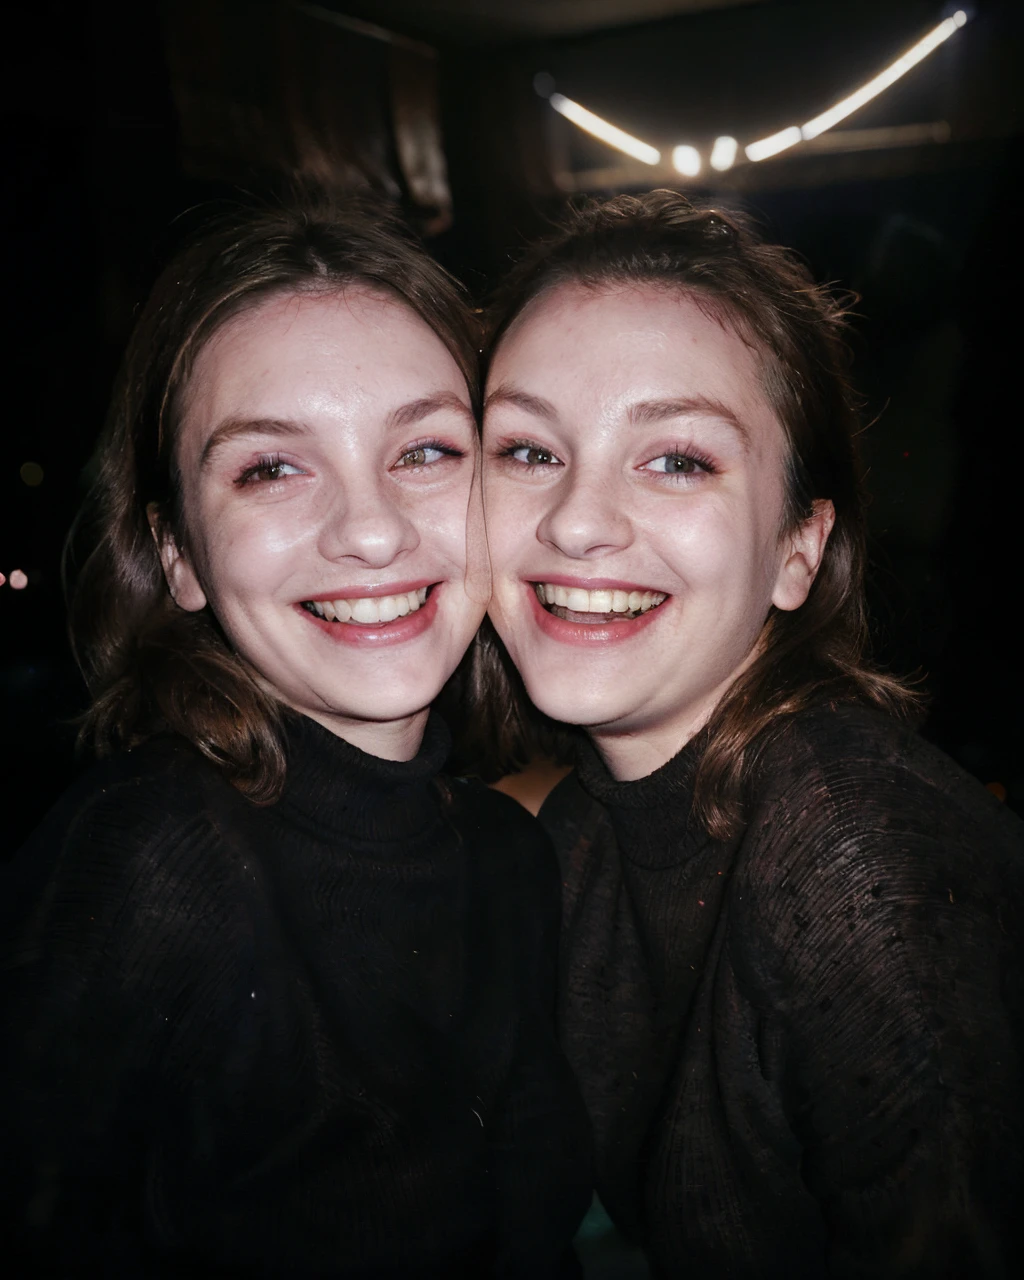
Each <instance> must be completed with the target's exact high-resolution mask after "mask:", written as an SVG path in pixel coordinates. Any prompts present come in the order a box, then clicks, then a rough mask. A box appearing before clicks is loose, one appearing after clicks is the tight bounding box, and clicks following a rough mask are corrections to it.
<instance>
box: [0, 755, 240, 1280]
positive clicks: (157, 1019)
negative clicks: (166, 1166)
mask: <svg viewBox="0 0 1024 1280" xmlns="http://www.w3.org/2000/svg"><path fill="white" fill-rule="evenodd" d="M172 772H173V771H172ZM216 844H217V837H216V833H215V831H214V830H213V828H212V827H211V825H210V823H209V822H208V820H207V819H206V817H204V815H203V813H202V806H201V805H200V804H197V796H196V795H195V793H194V792H192V793H190V794H188V793H187V792H186V790H185V789H183V784H182V780H181V779H176V780H175V779H173V778H171V777H169V776H168V774H166V773H164V772H158V773H157V774H153V773H149V772H147V771H146V770H144V769H143V770H138V769H136V770H125V769H123V768H122V767H120V765H118V766H116V767H108V766H101V767H100V768H99V769H98V770H97V771H95V772H94V773H93V774H92V775H90V776H89V777H87V778H86V779H85V780H84V781H83V783H81V784H80V785H79V786H78V787H76V788H75V789H74V790H73V791H72V792H71V793H70V794H69V795H68V796H67V797H65V799H64V801H63V802H62V803H61V804H60V805H58V807H57V809H56V810H55V811H54V812H53V813H51V815H50V816H49V818H48V819H47V820H46V821H45V822H44V823H43V825H42V826H41V827H40V828H39V829H38V830H37V832H36V833H35V835H34V836H33V837H32V838H31V839H30V841H29V843H28V844H27V845H26V846H25V847H24V848H23V849H22V850H21V852H20V853H19V855H17V857H16V859H15V861H14V863H13V864H12V865H10V866H9V867H7V868H5V869H4V886H3V907H2V917H3V919H2V929H0V1041H2V1045H3V1049H2V1057H0V1112H2V1117H0V1124H2V1127H3V1129H4V1131H5V1146H6V1147H7V1153H6V1155H5V1160H4V1165H3V1179H4V1182H5V1183H6V1186H4V1188H3V1194H2V1196H0V1216H2V1218H3V1219H4V1239H5V1253H6V1254H7V1255H8V1256H10V1255H13V1256H15V1257H23V1258H24V1260H25V1262H24V1265H25V1268H26V1272H27V1273H30V1274H34V1273H39V1274H43V1273H45V1274H65V1273H67V1274H72V1273H73V1274H91V1273H92V1271H93V1270H94V1269H96V1270H103V1269H104V1268H105V1269H106V1270H105V1272H104V1273H109V1274H123V1275H128V1274H131V1275H140V1276H143V1275H146V1274H148V1272H147V1270H146V1263H145V1260H144V1255H145V1249H144V1246H143V1238H144V1234H145V1228H144V1217H145V1214H146V1207H145V1201H146V1197H147V1196H148V1195H150V1194H151V1192H152V1188H151V1187H148V1186H147V1185H146V1183H147V1174H148V1173H149V1172H150V1157H151V1155H152V1153H153V1152H154V1151H155V1150H156V1149H158V1148H159V1147H160V1145H161V1143H162V1142H164V1141H165V1140H168V1138H169V1137H171V1136H172V1135H171V1134H170V1129H171V1127H172V1126H173V1124H174V1123H175V1120H174V1117H175V1116H176V1115H179V1112H177V1111H176V1108H175V1099H174V1097H173V1096H172V1088H171V1086H170V1084H169V1083H168V1081H169V1075H170V1073H169V1072H168V1071H167V1069H166V1068H167V1066H168V1064H169V1063H172V1062H173V1063H176V1064H177V1068H178V1069H179V1070H184V1071H186V1072H187V1069H188V1068H187V1064H188V1060H189V1057H190V1055H193V1054H194V1053H195V1051H196V1046H197V1045H203V1044H204V1042H205V1048H206V1051H209V1049H210V1045H209V1042H208V1039H207V1037H208V1033H209V1027H210V1026H212V1025H215V1024H216V1023H217V1021H218V1019H217V1018H216V1017H215V1016H212V1010H213V1008H214V1007H215V1006H216V1005H218V1004H219V1003H221V1002H222V1000H223V997H224V993H225V991H226V989H227V988H228V987H229V986H230V984H231V981H232V979H231V974H232V971H233V969H234V967H235V966H234V965H233V962H232V947H231V943H230V937H231V929H230V927H229V925H230V922H229V920H228V919H227V918H226V915H227V913H226V910H225V907H224V895H223V894H219V895H217V896H216V899H215V896H214V894H213V893H212V892H211V885H212V884H213V883H214V882H215V881H216V876H215V875H212V874H211V861H212V860H214V853H215V846H216ZM204 1011H205V1012H204ZM208 1013H209V1014H211V1016H209V1017H207V1016H206V1014H208ZM179 1118H180V1115H179Z"/></svg>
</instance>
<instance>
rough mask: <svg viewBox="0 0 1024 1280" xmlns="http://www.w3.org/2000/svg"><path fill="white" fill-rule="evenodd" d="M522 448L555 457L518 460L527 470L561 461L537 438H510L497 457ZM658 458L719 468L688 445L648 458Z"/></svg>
mask: <svg viewBox="0 0 1024 1280" xmlns="http://www.w3.org/2000/svg"><path fill="white" fill-rule="evenodd" d="M520 449H535V450H536V451H537V452H538V453H546V454H548V456H549V457H550V458H552V459H553V462H517V465H518V466H520V467H525V468H526V470H527V471H538V470H540V469H541V468H544V467H550V466H553V465H556V464H558V463H559V462H560V460H559V459H558V456H557V454H555V453H554V452H552V450H551V449H548V448H547V447H546V446H545V445H542V444H537V442H536V441H535V440H510V441H509V442H508V443H507V444H504V445H501V446H500V447H499V448H498V449H497V450H496V451H495V457H496V458H499V459H501V458H507V459H512V458H513V457H514V455H515V454H516V453H518V451H519V450H520ZM658 458H682V459H684V460H685V461H686V462H692V463H693V464H694V469H695V470H696V469H699V470H700V471H702V472H704V473H705V474H707V475H716V474H717V472H718V468H717V467H716V466H715V464H714V462H713V461H712V459H711V458H709V457H708V456H707V455H706V454H704V453H701V452H700V450H698V449H692V448H690V447H688V446H687V447H680V448H673V449H669V450H666V452H665V453H660V454H657V455H656V456H655V457H654V458H650V459H648V462H655V461H657V459H658ZM646 465H647V464H645V466H646ZM653 474H655V475H658V474H661V475H664V476H667V477H668V478H669V479H670V480H676V481H679V480H686V479H689V478H690V477H691V476H692V475H693V474H694V473H693V471H675V472H672V471H663V472H660V473H659V472H654V473H653Z"/></svg>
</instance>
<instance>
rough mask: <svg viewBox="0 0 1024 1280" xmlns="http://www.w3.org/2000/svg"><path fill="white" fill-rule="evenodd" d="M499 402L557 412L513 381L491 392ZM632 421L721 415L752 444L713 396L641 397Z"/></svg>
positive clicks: (538, 412) (550, 415) (552, 417)
mask: <svg viewBox="0 0 1024 1280" xmlns="http://www.w3.org/2000/svg"><path fill="white" fill-rule="evenodd" d="M496 404H508V405H512V407H513V408H516V409H522V410H523V412H524V413H529V414H532V415H533V416H534V417H535V418H543V419H544V420H545V421H547V422H554V421H556V420H557V418H558V411H557V410H556V408H555V406H554V405H553V404H552V403H551V401H550V400H545V399H544V397H543V396H535V395H531V394H530V393H529V392H528V391H522V390H521V389H520V388H519V387H514V386H512V385H511V384H510V383H505V382H503V383H501V384H500V385H499V386H497V387H495V389H494V390H493V391H492V392H491V394H490V395H489V396H488V397H487V400H486V402H485V404H484V409H485V410H487V409H489V408H491V407H492V406H493V405H496ZM627 414H628V417H629V421H630V423H632V425H634V426H649V425H651V424H652V423H658V422H668V421H669V420H670V419H672V418H718V419H719V420H720V421H721V422H724V423H725V425H726V426H728V427H730V428H731V429H732V430H733V431H735V432H736V434H737V435H738V436H739V437H740V439H741V440H742V441H743V444H744V446H745V447H746V446H747V445H749V443H750V432H749V431H748V430H747V427H746V426H745V425H744V423H743V422H742V421H741V420H740V419H739V418H738V417H737V416H736V414H735V413H733V411H732V410H731V409H730V408H729V406H728V405H726V404H723V403H722V401H721V400H716V399H714V398H713V397H712V396H681V397H673V398H671V399H667V400H638V401H637V402H636V403H635V404H631V405H630V406H629V409H628V410H627Z"/></svg>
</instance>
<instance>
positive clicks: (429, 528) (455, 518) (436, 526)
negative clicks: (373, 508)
mask: <svg viewBox="0 0 1024 1280" xmlns="http://www.w3.org/2000/svg"><path fill="white" fill-rule="evenodd" d="M471 487H472V482H471V480H469V481H467V483H466V484H465V485H461V486H459V487H458V488H455V487H453V488H451V489H447V490H444V491H442V492H440V493H436V494H430V495H426V494H425V495H423V496H421V497H417V498H415V499H413V500H412V501H409V502H407V503H406V505H405V518H406V519H407V520H408V521H409V523H410V524H411V525H412V527H413V528H414V529H415V531H416V534H417V536H418V537H419V540H420V544H421V545H422V546H423V547H424V548H425V549H426V550H428V551H430V552H432V553H433V555H435V556H437V557H439V558H440V560H441V561H442V563H443V564H446V565H451V566H455V567H457V568H465V566H466V556H467V552H466V531H467V517H468V514H469V503H470V496H471Z"/></svg>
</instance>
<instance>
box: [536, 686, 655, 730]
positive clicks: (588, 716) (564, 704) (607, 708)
mask: <svg viewBox="0 0 1024 1280" xmlns="http://www.w3.org/2000/svg"><path fill="white" fill-rule="evenodd" d="M523 683H524V685H525V686H526V692H527V694H528V695H529V698H530V701H531V702H532V703H533V705H534V706H535V707H536V708H537V710H538V711H540V712H542V713H543V714H544V715H546V716H548V717H550V719H552V720H557V721H559V722H560V723H561V724H571V725H576V726H577V727H578V728H580V729H597V728H600V727H601V726H602V725H606V724H611V723H614V722H615V721H617V720H620V719H622V718H623V717H626V716H629V715H630V714H631V712H633V711H634V710H635V708H633V707H632V706H623V705H622V704H621V702H617V701H616V700H613V699H612V698H610V697H603V696H602V695H601V694H600V693H595V691H594V690H593V689H587V688H586V687H585V686H576V687H573V686H572V685H568V684H567V683H566V682H565V681H560V680H546V679H545V680H541V681H540V682H539V683H537V684H534V683H532V682H531V681H530V680H528V679H525V678H524V680H523Z"/></svg>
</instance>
